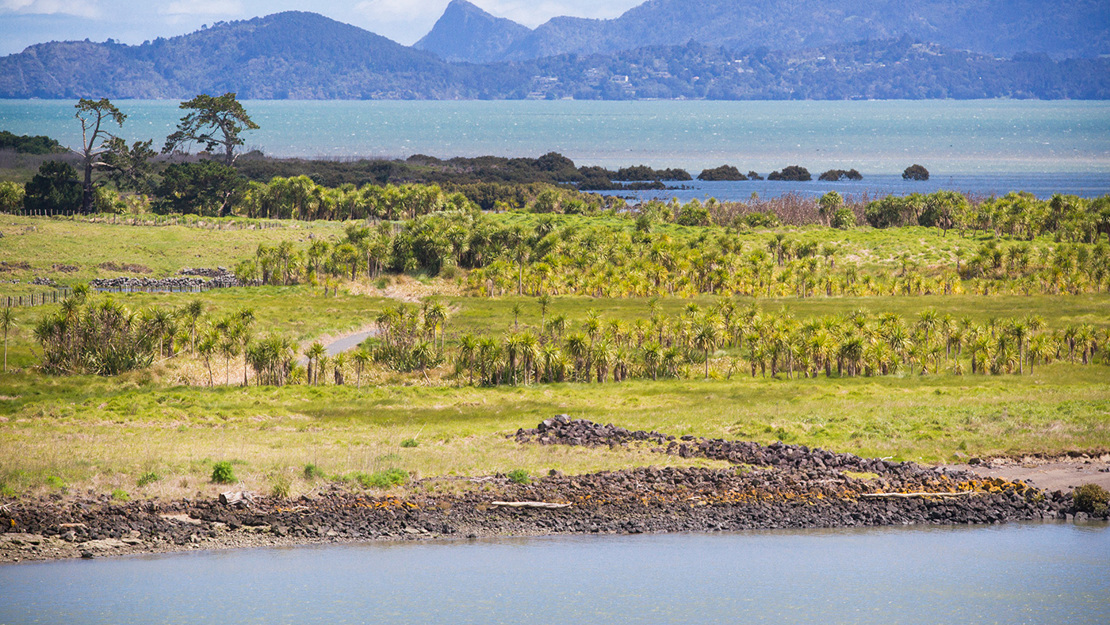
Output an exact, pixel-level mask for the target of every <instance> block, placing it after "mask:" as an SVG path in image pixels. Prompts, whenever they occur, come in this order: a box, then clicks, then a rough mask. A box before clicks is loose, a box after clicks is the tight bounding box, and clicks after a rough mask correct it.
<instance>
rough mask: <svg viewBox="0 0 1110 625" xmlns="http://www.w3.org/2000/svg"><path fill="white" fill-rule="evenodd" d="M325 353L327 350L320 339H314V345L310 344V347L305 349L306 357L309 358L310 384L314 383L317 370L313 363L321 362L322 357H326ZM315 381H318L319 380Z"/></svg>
mask: <svg viewBox="0 0 1110 625" xmlns="http://www.w3.org/2000/svg"><path fill="white" fill-rule="evenodd" d="M325 353H326V350H325V349H324V346H323V344H321V343H320V341H314V342H313V343H312V345H309V346H308V349H306V350H305V351H304V355H305V358H307V359H308V383H309V384H310V385H312V384H313V383H314V377H315V376H314V373H313V372H314V371H315V370H316V368H315V367H313V366H312V365H313V364H314V363H319V362H320V359H321V358H323V357H324V354H325ZM315 381H316V382H318V380H315Z"/></svg>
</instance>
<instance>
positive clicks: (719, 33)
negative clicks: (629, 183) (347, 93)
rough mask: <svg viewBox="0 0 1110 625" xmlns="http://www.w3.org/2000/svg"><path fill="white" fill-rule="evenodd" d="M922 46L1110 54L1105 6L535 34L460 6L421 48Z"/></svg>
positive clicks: (835, 14) (951, 4) (651, 8)
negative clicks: (904, 40) (905, 40)
mask: <svg viewBox="0 0 1110 625" xmlns="http://www.w3.org/2000/svg"><path fill="white" fill-rule="evenodd" d="M475 26H477V27H475ZM903 36H909V37H911V38H913V39H916V40H919V41H924V42H928V43H934V44H937V45H940V46H942V47H945V48H952V49H956V50H968V51H971V52H979V53H981V54H989V55H998V56H1007V57H1009V56H1012V55H1014V54H1018V53H1034V54H1036V53H1045V54H1048V55H1050V56H1052V57H1054V58H1074V57H1084V58H1090V57H1095V56H1098V55H1101V54H1108V53H1110V3H1107V2H1105V0H1068V1H1067V2H1048V1H1046V0H868V1H865V2H861V1H858V0H856V1H848V2H846V1H845V0H789V1H783V0H697V1H696V2H692V1H691V0H648V2H645V3H643V4H641V5H639V6H637V7H635V8H633V9H630V10H629V11H627V12H626V13H625V14H623V15H621V16H620V17H618V18H616V19H611V20H593V19H583V18H577V17H557V18H554V19H552V20H550V21H548V22H547V23H545V24H542V25H540V26H539V27H538V28H536V29H535V30H530V29H528V28H526V27H524V26H522V25H520V24H516V23H514V22H512V21H509V20H505V19H499V18H495V17H494V16H492V15H490V14H489V13H487V12H485V11H483V10H482V9H481V8H479V7H477V6H475V5H474V4H471V3H470V2H467V1H466V0H452V2H451V4H450V5H448V7H447V10H446V11H445V12H444V14H443V17H441V18H440V20H439V22H437V23H436V25H435V26H434V27H433V28H432V31H431V32H430V33H429V34H428V35H427V36H426V37H424V38H423V39H421V40H420V41H419V42H417V43H416V46H415V47H417V48H419V49H421V50H428V51H430V52H434V53H436V54H438V55H440V56H442V57H443V58H445V59H449V60H456V61H471V62H479V63H484V62H489V61H494V60H518V61H519V60H529V59H538V58H543V57H550V56H557V55H560V54H595V53H603V54H604V53H612V52H620V51H624V50H632V49H635V48H640V47H644V46H661V45H662V46H671V45H681V44H685V43H687V42H689V41H696V42H698V43H701V44H705V45H711V46H720V47H724V48H728V49H731V50H745V49H752V48H761V47H765V48H770V49H772V50H797V49H801V48H815V47H821V46H826V45H830V44H838V43H850V42H855V41H864V40H882V39H898V38H900V37H903Z"/></svg>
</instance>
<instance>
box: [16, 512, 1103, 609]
mask: <svg viewBox="0 0 1110 625" xmlns="http://www.w3.org/2000/svg"><path fill="white" fill-rule="evenodd" d="M0 623H3V624H6V625H22V624H24V623H73V624H84V623H134V624H142V623H151V624H154V623H158V624H174V623H182V624H185V623H188V624H194V623H221V624H223V623H232V624H235V623H267V624H271V623H328V624H341V623H450V624H459V623H476V624H477V623H481V624H486V623H490V624H492V623H511V624H514V625H516V624H520V623H527V624H534V623H560V624H561V623H617V624H622V623H652V624H655V623H714V624H717V623H820V624H822V625H828V624H836V623H893V624H916V623H923V624H924V623H928V624H937V623H962V624H976V623H1006V624H1017V623H1069V624H1070V625H1079V624H1087V623H1090V624H1095V623H1098V624H1105V623H1110V529H1108V528H1107V526H1106V525H1105V524H1100V525H1092V526H1077V525H1072V524H1012V525H1003V526H988V527H944V528H936V527H928V528H901V527H899V528H873V529H862V530H860V529H855V530H809V531H765V532H744V533H725V534H671V535H667V534H663V535H647V536H586V537H582V536H573V537H552V538H531V539H499V540H480V541H444V542H420V543H413V542H409V543H385V544H383V543H376V544H359V545H341V546H323V547H299V548H282V549H278V548H274V549H259V550H252V551H224V552H197V553H186V554H177V555H159V556H145V557H127V558H120V559H105V560H92V561H80V560H79V561H65V562H53V563H46V564H15V565H4V566H0Z"/></svg>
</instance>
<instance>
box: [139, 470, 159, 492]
mask: <svg viewBox="0 0 1110 625" xmlns="http://www.w3.org/2000/svg"><path fill="white" fill-rule="evenodd" d="M161 479H162V476H161V475H158V474H157V473H155V472H154V471H147V472H146V473H143V474H142V475H140V476H139V480H138V481H137V482H136V484H137V485H138V487H139V488H142V487H144V486H146V485H147V484H153V483H154V482H157V481H159V480H161Z"/></svg>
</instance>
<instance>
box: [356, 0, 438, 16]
mask: <svg viewBox="0 0 1110 625" xmlns="http://www.w3.org/2000/svg"><path fill="white" fill-rule="evenodd" d="M447 1H448V0H363V2H359V3H358V4H356V5H355V12H357V13H361V14H363V15H365V16H367V17H370V18H377V19H383V20H386V21H395V20H396V21H409V20H412V19H420V18H421V17H423V18H424V19H425V20H426V19H427V18H429V17H431V19H432V20H435V19H437V18H438V17H439V16H440V14H441V13H443V9H444V8H446V7H447ZM433 16H434V17H433Z"/></svg>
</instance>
